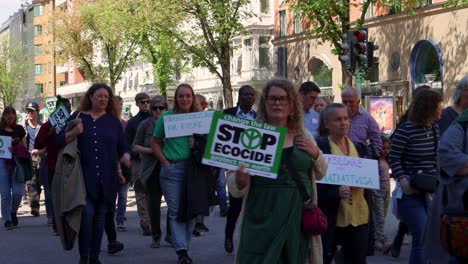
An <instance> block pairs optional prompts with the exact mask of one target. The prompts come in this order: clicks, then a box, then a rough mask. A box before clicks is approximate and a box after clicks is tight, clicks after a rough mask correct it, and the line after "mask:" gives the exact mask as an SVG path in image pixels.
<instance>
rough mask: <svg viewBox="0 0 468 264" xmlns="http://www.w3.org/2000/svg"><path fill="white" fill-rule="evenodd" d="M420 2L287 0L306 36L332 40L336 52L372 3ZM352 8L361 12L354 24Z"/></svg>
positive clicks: (400, 5) (403, 2)
mask: <svg viewBox="0 0 468 264" xmlns="http://www.w3.org/2000/svg"><path fill="white" fill-rule="evenodd" d="M462 1H466V0H462ZM422 2H423V1H422V0H364V1H356V0H336V1H329V0H286V3H288V4H289V5H290V7H291V8H292V10H293V11H295V12H299V13H300V14H301V16H302V17H303V18H305V19H306V21H307V23H308V32H307V33H308V34H309V36H318V37H319V40H320V41H321V42H328V43H331V44H332V45H333V47H334V53H335V54H337V53H338V52H339V51H340V43H341V42H342V39H341V35H342V34H343V33H345V32H346V31H347V30H350V29H351V28H354V29H358V28H361V27H362V26H363V25H364V23H365V18H366V12H367V10H368V8H369V6H371V3H373V4H374V5H376V6H378V7H383V8H388V9H390V10H392V11H393V12H402V11H409V12H412V10H413V7H415V6H417V5H418V4H420V3H422ZM352 7H355V8H358V9H359V10H360V11H361V12H360V15H359V18H358V19H357V20H356V21H355V23H352V21H350V9H351V8H352ZM342 69H343V82H344V83H345V84H347V85H351V75H350V73H348V72H347V71H346V67H345V65H343V64H342Z"/></svg>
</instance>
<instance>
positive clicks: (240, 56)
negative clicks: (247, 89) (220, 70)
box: [236, 54, 242, 75]
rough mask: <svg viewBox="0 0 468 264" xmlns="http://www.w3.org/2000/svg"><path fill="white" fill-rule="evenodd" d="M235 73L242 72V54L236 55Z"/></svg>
mask: <svg viewBox="0 0 468 264" xmlns="http://www.w3.org/2000/svg"><path fill="white" fill-rule="evenodd" d="M236 72H237V74H239V75H241V73H242V54H241V55H239V57H237V69H236Z"/></svg>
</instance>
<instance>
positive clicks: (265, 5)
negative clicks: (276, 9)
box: [260, 0, 270, 13]
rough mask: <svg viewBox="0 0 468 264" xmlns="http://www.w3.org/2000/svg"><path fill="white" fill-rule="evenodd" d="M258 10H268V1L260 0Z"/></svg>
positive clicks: (262, 11)
mask: <svg viewBox="0 0 468 264" xmlns="http://www.w3.org/2000/svg"><path fill="white" fill-rule="evenodd" d="M260 12H261V13H268V12H270V1H269V0H260Z"/></svg>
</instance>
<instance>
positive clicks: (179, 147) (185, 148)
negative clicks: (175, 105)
mask: <svg viewBox="0 0 468 264" xmlns="http://www.w3.org/2000/svg"><path fill="white" fill-rule="evenodd" d="M174 114H177V113H176V112H175V111H174V110H169V111H166V112H164V113H163V114H162V115H161V116H160V118H158V121H157V122H156V126H155V127H154V131H153V136H154V137H157V138H160V139H163V138H164V139H165V141H164V146H163V149H162V152H163V154H164V156H165V157H166V159H168V160H187V159H189V157H190V146H189V137H188V136H184V137H175V138H165V137H166V135H165V132H164V116H166V115H174Z"/></svg>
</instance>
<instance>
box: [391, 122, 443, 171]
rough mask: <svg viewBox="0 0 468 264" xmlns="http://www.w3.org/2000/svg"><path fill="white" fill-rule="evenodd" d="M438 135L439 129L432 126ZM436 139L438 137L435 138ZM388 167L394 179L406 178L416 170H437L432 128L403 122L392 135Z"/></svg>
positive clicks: (435, 125)
mask: <svg viewBox="0 0 468 264" xmlns="http://www.w3.org/2000/svg"><path fill="white" fill-rule="evenodd" d="M433 125H434V127H435V131H436V133H437V135H438V133H439V127H438V126H437V124H433ZM437 138H438V137H437ZM390 167H391V168H392V173H393V176H394V177H395V179H397V180H400V179H401V178H403V177H408V178H409V176H410V175H411V174H412V173H411V172H416V171H417V170H420V169H421V170H425V171H430V170H432V169H434V170H436V169H437V163H436V149H435V146H434V135H433V131H432V127H430V126H429V127H425V126H419V125H414V124H412V123H411V122H409V121H406V122H404V123H403V124H402V125H401V126H400V127H399V128H398V129H397V130H396V131H395V133H394V135H393V137H392V145H391V148H390Z"/></svg>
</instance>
